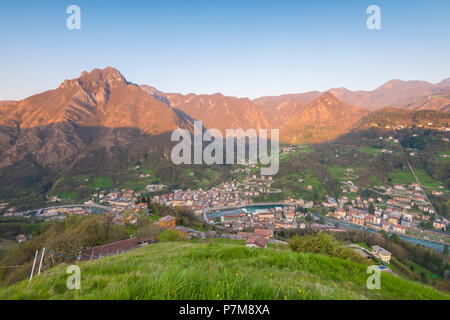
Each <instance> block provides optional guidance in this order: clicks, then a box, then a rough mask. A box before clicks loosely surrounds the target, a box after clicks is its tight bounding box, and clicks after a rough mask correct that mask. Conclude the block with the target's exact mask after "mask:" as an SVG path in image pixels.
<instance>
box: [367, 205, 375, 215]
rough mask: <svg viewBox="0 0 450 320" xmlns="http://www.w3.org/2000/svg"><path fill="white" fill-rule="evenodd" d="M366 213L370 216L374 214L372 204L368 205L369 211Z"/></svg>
mask: <svg viewBox="0 0 450 320" xmlns="http://www.w3.org/2000/svg"><path fill="white" fill-rule="evenodd" d="M368 211H369V213H370V214H374V212H375V207H374V206H373V203H370V204H369V209H368Z"/></svg>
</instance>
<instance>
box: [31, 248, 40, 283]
mask: <svg viewBox="0 0 450 320" xmlns="http://www.w3.org/2000/svg"><path fill="white" fill-rule="evenodd" d="M38 252H39V250H36V253H35V254H34V261H33V267H32V268H31V274H30V282H31V280H32V279H33V273H34V266H35V265H36V260H37V257H38Z"/></svg>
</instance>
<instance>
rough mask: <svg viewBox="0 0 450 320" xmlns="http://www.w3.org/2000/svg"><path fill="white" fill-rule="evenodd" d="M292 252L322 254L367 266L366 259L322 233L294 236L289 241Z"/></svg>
mask: <svg viewBox="0 0 450 320" xmlns="http://www.w3.org/2000/svg"><path fill="white" fill-rule="evenodd" d="M289 246H290V247H291V249H292V251H296V252H310V253H322V254H326V255H329V256H333V257H338V258H342V259H347V260H351V261H355V262H359V263H363V264H368V261H367V259H365V258H364V257H362V256H360V255H359V254H358V253H356V252H355V251H354V250H353V249H351V248H348V247H343V246H342V244H341V243H340V242H339V241H337V240H336V239H335V238H334V237H333V236H331V235H329V234H326V233H324V232H319V233H317V234H312V235H307V236H303V237H301V236H298V235H296V236H294V237H293V238H292V239H291V240H290V241H289Z"/></svg>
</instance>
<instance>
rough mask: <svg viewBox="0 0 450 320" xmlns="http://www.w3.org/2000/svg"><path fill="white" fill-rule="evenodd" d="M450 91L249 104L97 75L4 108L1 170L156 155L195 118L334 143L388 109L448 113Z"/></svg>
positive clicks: (395, 84)
mask: <svg viewBox="0 0 450 320" xmlns="http://www.w3.org/2000/svg"><path fill="white" fill-rule="evenodd" d="M449 93H450V79H446V80H443V81H441V82H440V83H438V84H430V83H428V82H425V81H400V80H392V81H389V82H387V83H386V84H384V85H382V86H381V87H379V88H378V89H376V90H374V91H349V90H347V89H343V88H340V89H331V90H329V91H327V92H324V93H322V92H318V91H314V92H308V93H300V94H291V95H283V96H278V97H262V98H258V99H255V100H249V99H246V98H236V97H228V96H224V95H222V94H220V93H217V94H213V95H206V94H204V95H196V94H187V95H183V94H179V93H165V92H161V91H158V90H157V89H156V88H153V87H150V86H147V85H141V86H140V85H136V84H133V83H131V82H128V81H127V80H126V79H125V78H124V76H123V75H122V74H121V73H120V72H119V71H118V70H116V69H114V68H111V67H108V68H106V69H103V70H99V69H95V70H93V71H91V72H89V73H88V72H83V73H82V74H81V76H80V77H79V78H76V79H72V80H65V81H64V82H63V83H62V84H61V85H60V86H59V87H58V88H57V89H54V90H50V91H46V92H43V93H40V94H37V95H34V96H31V97H29V98H27V99H24V100H21V101H3V102H0V168H4V167H7V166H9V165H13V164H14V163H15V162H16V161H19V160H21V159H24V158H26V157H27V156H28V157H31V158H32V159H33V161H36V163H38V164H39V165H41V166H43V167H47V166H49V167H54V168H55V169H58V168H62V167H66V166H70V165H74V163H76V162H77V161H79V160H80V159H81V158H83V157H89V151H88V150H93V149H96V150H97V149H99V148H100V149H101V150H104V152H103V154H104V157H105V159H109V160H111V161H110V163H114V161H113V160H114V159H115V158H117V157H119V154H120V153H123V152H124V151H125V150H130V149H131V150H134V151H133V152H137V153H139V154H140V153H144V152H149V151H151V150H153V148H155V143H154V141H153V140H152V139H154V138H155V137H160V136H167V137H168V135H169V133H170V132H171V131H173V130H174V129H175V128H178V127H181V128H186V129H192V126H193V121H194V120H201V121H203V125H204V127H206V128H217V129H221V130H225V129H227V128H230V129H237V128H243V129H248V128H255V129H260V128H279V129H280V135H281V140H282V141H285V142H291V143H304V142H313V143H314V142H323V141H329V140H332V139H335V138H337V137H338V136H340V135H343V134H345V133H346V132H349V131H350V130H352V129H354V128H355V126H356V125H357V124H358V123H361V121H362V119H363V118H364V117H369V118H370V117H373V115H372V114H373V113H374V112H378V111H374V110H379V109H380V108H381V107H385V106H396V107H397V108H399V111H398V112H399V113H400V114H404V117H405V118H408V117H410V115H411V110H412V111H416V110H423V109H432V110H436V111H442V110H443V111H448V110H449V108H450V105H449V101H450V96H449ZM403 109H405V110H403ZM402 110H403V111H402ZM406 110H408V111H406ZM446 114H447V113H446ZM436 116H438V115H436ZM444 118H445V117H444ZM363 122H364V121H363ZM165 139H167V140H169V139H168V138H165ZM138 141H139V147H138V145H137V142H138ZM144 141H146V142H144ZM149 141H152V142H149ZM161 141H163V142H164V141H165V140H161ZM163 144H164V143H163ZM138 149H141V151H142V152H138ZM162 149H164V148H162ZM164 150H165V151H164V152H165V154H167V152H168V151H167V148H165V149H164ZM121 156H123V154H122V155H121Z"/></svg>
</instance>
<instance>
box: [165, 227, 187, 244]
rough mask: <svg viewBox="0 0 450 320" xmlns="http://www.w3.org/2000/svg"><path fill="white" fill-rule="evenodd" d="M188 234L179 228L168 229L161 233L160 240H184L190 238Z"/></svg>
mask: <svg viewBox="0 0 450 320" xmlns="http://www.w3.org/2000/svg"><path fill="white" fill-rule="evenodd" d="M188 238H189V237H188V235H187V234H185V233H183V232H181V231H177V230H173V229H168V230H166V231H164V232H163V233H161V234H160V236H159V241H163V242H164V241H183V240H188Z"/></svg>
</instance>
